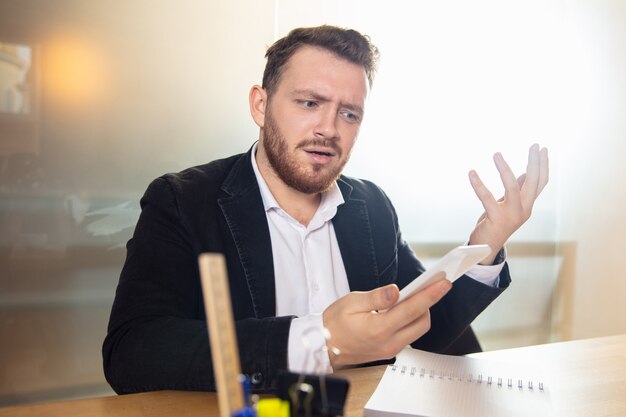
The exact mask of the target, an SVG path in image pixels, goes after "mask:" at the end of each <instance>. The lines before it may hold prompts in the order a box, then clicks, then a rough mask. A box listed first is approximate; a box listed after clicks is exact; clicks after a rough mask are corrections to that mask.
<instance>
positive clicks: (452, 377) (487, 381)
mask: <svg viewBox="0 0 626 417" xmlns="http://www.w3.org/2000/svg"><path fill="white" fill-rule="evenodd" d="M390 367H391V370H392V371H394V372H395V371H396V370H399V371H400V374H402V375H405V374H407V371H408V375H409V376H411V377H415V376H418V377H420V378H429V379H440V380H444V379H447V380H449V381H460V382H470V383H475V384H479V385H486V386H492V385H494V381H495V385H496V386H497V387H498V388H502V387H507V388H509V389H513V387H514V386H516V387H517V389H518V390H520V391H522V390H524V389H526V390H528V391H535V384H534V383H533V381H531V380H527V381H524V380H523V379H517V380H515V379H513V378H507V379H506V381H505V380H503V378H502V377H493V376H491V375H488V376H487V377H486V378H485V377H483V375H482V374H478V375H477V376H476V377H474V375H473V374H471V373H470V374H463V373H459V374H456V373H454V372H450V373H448V374H446V373H444V372H443V371H437V370H436V369H426V368H420V369H419V372H418V369H417V367H414V366H413V367H411V368H410V369H409V368H408V367H407V366H406V365H401V366H400V365H397V364H394V365H390ZM536 386H537V390H538V391H539V392H543V391H544V385H543V382H537V384H536Z"/></svg>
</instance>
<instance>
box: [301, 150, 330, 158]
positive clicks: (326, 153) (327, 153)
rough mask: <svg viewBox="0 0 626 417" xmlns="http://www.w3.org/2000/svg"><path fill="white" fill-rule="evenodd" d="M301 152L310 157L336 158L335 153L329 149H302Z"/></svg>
mask: <svg viewBox="0 0 626 417" xmlns="http://www.w3.org/2000/svg"><path fill="white" fill-rule="evenodd" d="M303 150H304V152H306V153H308V154H311V155H319V156H326V157H333V156H337V152H335V151H333V150H331V149H322V148H311V149H303Z"/></svg>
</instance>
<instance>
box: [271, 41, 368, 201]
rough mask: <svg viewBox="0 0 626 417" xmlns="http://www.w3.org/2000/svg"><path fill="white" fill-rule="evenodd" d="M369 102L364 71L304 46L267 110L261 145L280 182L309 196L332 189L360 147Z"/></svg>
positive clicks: (286, 67)
mask: <svg viewBox="0 0 626 417" xmlns="http://www.w3.org/2000/svg"><path fill="white" fill-rule="evenodd" d="M366 96H367V76H366V74H365V70H364V69H363V67H361V66H359V65H356V64H353V63H351V62H349V61H346V60H344V59H341V58H339V57H337V56H335V55H334V54H332V53H330V52H328V51H326V50H323V49H320V48H315V47H309V46H305V47H303V48H301V49H300V50H298V51H297V52H296V53H295V54H294V55H293V56H292V57H291V58H290V59H289V61H288V62H287V64H286V65H285V68H284V69H283V73H282V76H281V78H280V81H279V83H278V86H277V88H276V90H275V92H274V94H273V95H272V96H271V98H269V102H268V104H267V108H266V113H265V120H264V125H263V127H262V129H261V132H262V135H261V145H262V146H263V147H264V149H265V153H266V154H267V158H268V160H269V162H270V165H271V167H272V169H273V170H274V171H275V173H276V174H277V176H278V177H279V178H280V179H281V180H282V181H283V182H284V183H285V184H287V185H288V186H290V187H292V188H294V189H296V190H298V191H300V192H303V193H307V194H313V193H318V192H321V191H324V190H326V189H328V187H330V186H331V185H332V183H333V182H334V181H335V180H336V179H337V178H338V177H339V175H340V174H341V171H342V170H343V167H344V166H345V164H346V162H348V159H349V157H350V152H351V151H352V146H353V145H354V142H355V141H356V138H357V135H358V132H359V128H360V126H361V121H362V120H363V109H364V106H365V98H366Z"/></svg>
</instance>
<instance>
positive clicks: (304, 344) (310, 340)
mask: <svg viewBox="0 0 626 417" xmlns="http://www.w3.org/2000/svg"><path fill="white" fill-rule="evenodd" d="M257 145H258V143H257V144H255V145H254V147H253V149H252V155H253V156H254V157H253V158H252V167H253V169H254V174H255V176H256V179H257V182H258V183H259V189H260V191H261V198H262V199H263V206H264V208H265V214H266V217H267V223H268V226H269V231H270V238H271V242H272V259H273V262H274V279H275V287H276V316H289V315H295V316H297V317H296V318H295V319H293V320H292V322H291V327H290V329H289V344H288V358H287V365H288V368H289V370H290V371H292V372H316V373H321V372H332V368H331V367H330V361H329V359H328V355H327V354H326V353H325V347H326V341H325V338H324V329H323V321H322V313H323V311H324V310H325V309H326V308H327V307H328V306H329V305H330V304H332V303H333V302H335V301H336V300H337V299H338V298H341V297H343V296H344V295H346V294H348V293H349V292H350V287H349V285H348V277H347V275H346V269H345V267H344V265H343V259H342V257H341V252H340V250H339V244H338V243H337V237H336V235H335V229H334V228H333V223H332V221H331V220H332V218H333V217H334V216H335V214H336V213H337V207H338V206H339V205H341V204H343V203H344V199H343V195H342V194H341V191H340V190H339V186H338V185H337V183H335V184H333V186H331V188H330V189H329V190H327V191H325V192H323V193H322V196H321V201H320V205H319V207H318V209H317V211H316V212H315V215H314V216H313V218H312V219H311V221H310V222H309V225H308V226H304V225H303V224H301V223H300V222H298V221H297V220H295V219H294V218H293V217H291V216H290V215H289V214H287V212H285V211H284V210H283V209H282V208H281V207H280V206H279V205H278V202H277V201H276V199H275V198H274V196H273V195H272V192H271V191H270V189H269V187H268V186H267V183H266V182H265V180H264V179H263V176H262V175H261V173H260V172H259V168H258V166H257V163H256V148H257ZM503 265H504V263H502V264H499V265H493V266H482V265H477V266H475V267H474V268H472V269H471V270H470V272H468V274H467V275H469V276H470V277H472V278H473V279H476V280H478V281H480V282H483V283H485V284H487V285H494V284H495V283H496V280H497V279H498V276H499V274H500V271H501V270H502V266H503ZM331 336H332V335H331Z"/></svg>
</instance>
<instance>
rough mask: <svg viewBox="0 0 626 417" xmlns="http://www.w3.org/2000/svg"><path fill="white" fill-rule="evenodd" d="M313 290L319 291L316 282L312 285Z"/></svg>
mask: <svg viewBox="0 0 626 417" xmlns="http://www.w3.org/2000/svg"><path fill="white" fill-rule="evenodd" d="M311 288H312V289H313V291H319V290H320V287H319V286H318V285H317V284H313V285H312V287H311Z"/></svg>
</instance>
